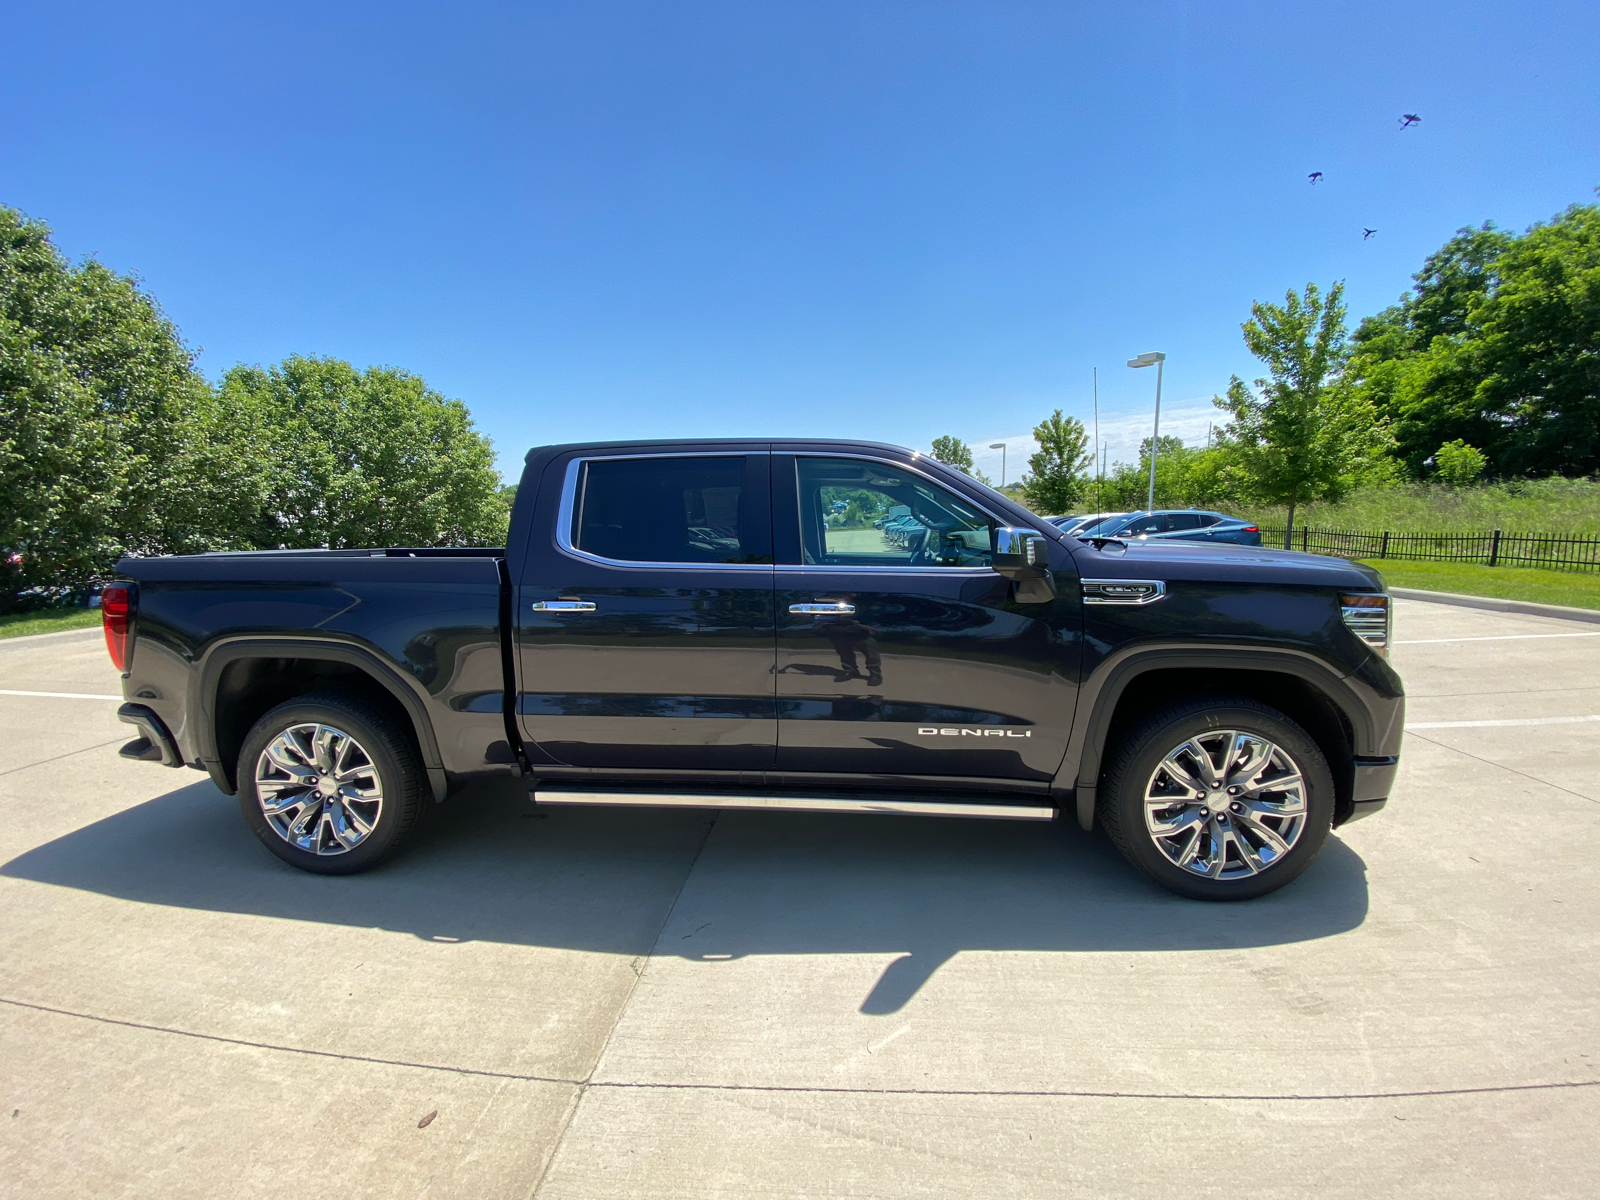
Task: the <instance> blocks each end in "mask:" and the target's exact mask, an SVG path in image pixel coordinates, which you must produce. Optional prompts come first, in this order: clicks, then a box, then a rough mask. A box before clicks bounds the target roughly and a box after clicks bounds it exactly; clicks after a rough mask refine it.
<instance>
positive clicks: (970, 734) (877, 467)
mask: <svg viewBox="0 0 1600 1200" xmlns="http://www.w3.org/2000/svg"><path fill="white" fill-rule="evenodd" d="M773 464H774V465H773V470H774V480H773V482H774V487H773V495H774V518H775V521H776V523H777V524H776V529H775V532H776V536H777V543H778V546H779V554H780V562H779V566H778V577H777V594H776V596H777V599H776V610H777V611H776V615H777V621H778V655H777V683H778V689H777V690H778V767H779V769H780V770H781V771H782V772H783V773H784V778H785V782H786V783H789V784H800V785H803V784H804V783H806V782H808V781H812V782H817V783H819V784H820V783H822V782H823V781H825V780H826V779H827V778H829V777H836V778H837V779H838V780H839V781H841V782H843V781H846V780H848V781H849V782H852V783H855V784H869V785H870V784H873V783H879V784H885V785H891V784H900V785H911V784H915V783H917V782H919V781H925V782H936V781H946V782H949V783H953V784H959V785H960V786H963V787H970V786H985V787H989V788H992V789H994V790H996V791H1017V790H1022V791H1027V790H1043V789H1044V788H1046V787H1047V786H1048V785H1049V782H1050V779H1051V778H1052V777H1053V775H1054V774H1055V771H1056V769H1057V767H1058V766H1059V765H1060V763H1061V760H1062V757H1063V755H1064V753H1065V750H1066V737H1067V733H1068V730H1069V729H1070V727H1071V725H1072V716H1073V709H1074V705H1075V704H1076V700H1077V678H1078V654H1079V646H1080V631H1081V628H1082V616H1081V606H1080V604H1079V599H1078V594H1077V592H1078V589H1077V581H1076V578H1075V577H1073V576H1072V575H1071V571H1072V567H1071V558H1070V556H1069V555H1067V554H1066V552H1065V551H1063V550H1060V548H1059V547H1057V548H1055V550H1054V551H1053V558H1054V559H1055V560H1057V561H1056V563H1055V565H1056V566H1057V567H1058V571H1059V573H1058V575H1057V579H1058V581H1059V583H1060V587H1059V590H1060V593H1061V598H1060V599H1058V600H1056V601H1054V602H1052V603H1044V604H1018V603H1017V602H1016V600H1015V599H1014V596H1013V586H1012V584H1011V583H1010V582H1009V581H1008V580H1006V579H1004V578H1002V577H1001V576H1000V575H998V574H996V573H995V572H994V571H993V570H991V569H990V566H989V563H990V559H991V557H992V555H991V548H992V546H993V530H994V528H995V526H996V524H997V522H996V521H995V519H994V518H993V517H992V516H991V515H990V514H989V513H987V512H985V511H984V510H983V509H982V508H981V507H980V506H979V505H978V504H977V503H975V502H974V501H973V500H971V499H968V498H966V497H963V496H961V495H958V494H956V493H955V492H954V491H953V490H951V489H950V488H948V487H946V486H944V485H943V484H941V483H940V482H938V481H937V480H935V479H933V478H932V477H930V476H929V475H926V474H924V473H922V472H920V471H918V470H916V469H915V468H914V467H913V466H910V465H900V464H894V463H890V462H887V461H880V460H875V459H870V458H865V457H847V456H842V455H827V454H817V455H808V454H796V455H789V454H779V455H775V456H774V459H773Z"/></svg>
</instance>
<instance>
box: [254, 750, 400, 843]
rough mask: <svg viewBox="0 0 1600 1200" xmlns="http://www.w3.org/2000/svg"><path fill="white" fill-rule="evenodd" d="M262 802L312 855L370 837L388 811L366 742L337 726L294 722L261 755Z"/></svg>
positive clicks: (275, 826)
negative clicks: (364, 745) (383, 813)
mask: <svg viewBox="0 0 1600 1200" xmlns="http://www.w3.org/2000/svg"><path fill="white" fill-rule="evenodd" d="M256 801H257V803H259V804H260V805H261V814H262V815H263V816H264V817H266V819H267V824H268V825H269V826H271V828H272V830H273V832H275V833H276V834H277V835H278V836H279V837H281V838H282V839H283V840H284V841H286V842H288V843H289V844H290V845H291V846H296V847H298V848H300V849H301V850H305V851H307V852H309V853H311V854H321V855H329V854H343V853H345V852H346V851H347V850H353V849H355V847H357V846H359V845H360V844H361V843H362V842H364V841H365V840H366V839H367V837H368V836H369V835H370V834H371V833H372V831H373V829H374V828H375V827H376V826H377V824H378V816H379V814H381V813H382V812H383V784H382V782H381V781H380V780H379V779H378V768H377V766H376V764H374V763H373V761H372V756H371V755H370V754H368V753H367V752H366V750H365V749H364V748H363V747H362V745H361V743H360V742H358V741H356V740H355V738H353V737H351V736H350V735H349V734H348V733H345V732H343V731H342V730H339V729H335V728H334V727H333V726H332V725H323V724H320V723H315V722H308V723H306V724H301V725H291V726H290V727H289V728H288V729H285V730H284V731H283V732H282V733H280V734H278V736H277V737H275V738H273V739H272V740H271V741H270V742H268V743H267V748H266V749H265V750H263V751H262V752H261V756H260V757H259V758H257V759H256Z"/></svg>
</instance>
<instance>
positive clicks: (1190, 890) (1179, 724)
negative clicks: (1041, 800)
mask: <svg viewBox="0 0 1600 1200" xmlns="http://www.w3.org/2000/svg"><path fill="white" fill-rule="evenodd" d="M1097 808H1098V815H1099V817H1100V820H1101V823H1102V824H1103V825H1104V826H1105V829H1106V833H1107V834H1109V835H1110V837H1111V840H1112V842H1113V843H1114V844H1115V845H1116V847H1117V849H1118V850H1120V851H1122V854H1123V856H1124V857H1125V858H1127V860H1128V861H1129V862H1131V863H1132V864H1133V865H1134V866H1135V867H1137V868H1138V869H1139V871H1140V872H1142V873H1143V874H1144V875H1146V876H1148V877H1149V878H1150V879H1152V880H1154V881H1155V882H1157V883H1159V884H1161V885H1162V886H1163V887H1166V888H1169V889H1171V890H1172V891H1174V892H1177V893H1178V894H1179V895H1183V896H1189V897H1192V898H1194V899H1197V900H1248V899H1251V898H1253V897H1255V896H1264V895H1266V894H1267V893H1268V892H1273V891H1276V890H1277V889H1278V888H1280V887H1282V886H1283V885H1284V884H1286V883H1288V882H1290V881H1291V880H1293V879H1294V878H1295V876H1297V875H1299V874H1300V872H1301V871H1303V870H1305V869H1306V867H1308V866H1310V865H1311V860H1312V859H1314V858H1315V857H1316V856H1317V852H1318V851H1319V850H1321V849H1322V843H1323V841H1324V840H1326V838H1327V836H1328V830H1329V829H1330V828H1331V827H1332V824H1333V809H1334V792H1333V775H1332V772H1330V771H1329V770H1328V763H1327V759H1326V758H1324V757H1323V754H1322V751H1321V749H1320V748H1319V747H1318V746H1317V744H1316V742H1314V741H1313V740H1312V739H1311V737H1310V735H1308V734H1307V733H1306V731H1305V730H1304V729H1302V728H1300V726H1299V725H1297V724H1295V722H1293V721H1292V720H1290V719H1289V718H1288V717H1286V716H1285V715H1284V714H1283V713H1281V712H1278V711H1277V710H1276V709H1273V708H1269V707H1268V706H1267V705H1265V704H1261V703H1258V702H1257V701H1254V700H1246V699H1244V698H1242V697H1212V698H1197V699H1194V700H1189V701H1185V702H1182V703H1179V704H1175V705H1173V706H1171V707H1169V708H1165V709H1163V710H1161V711H1160V712H1157V713H1153V714H1152V715H1150V716H1149V717H1147V718H1145V719H1144V720H1143V721H1141V722H1139V724H1138V725H1136V726H1135V727H1134V728H1133V729H1131V730H1130V731H1129V732H1128V734H1127V736H1125V737H1124V738H1123V739H1122V741H1121V744H1120V745H1119V747H1118V748H1117V750H1116V752H1115V754H1114V755H1113V757H1112V759H1111V765H1110V769H1109V770H1108V771H1107V773H1106V777H1105V783H1104V786H1103V787H1102V789H1101V793H1100V798H1099V804H1098V806H1097Z"/></svg>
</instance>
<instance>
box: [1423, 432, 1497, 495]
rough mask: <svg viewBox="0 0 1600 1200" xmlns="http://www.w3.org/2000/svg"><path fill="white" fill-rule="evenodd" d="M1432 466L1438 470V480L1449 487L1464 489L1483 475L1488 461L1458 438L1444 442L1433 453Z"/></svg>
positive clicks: (1479, 451)
mask: <svg viewBox="0 0 1600 1200" xmlns="http://www.w3.org/2000/svg"><path fill="white" fill-rule="evenodd" d="M1433 461H1434V465H1435V466H1437V467H1438V468H1439V478H1440V479H1442V480H1444V481H1445V482H1446V483H1448V484H1449V485H1450V486H1451V487H1466V486H1467V484H1469V483H1471V482H1472V481H1473V480H1474V479H1476V478H1477V477H1478V476H1479V475H1482V474H1483V468H1484V465H1485V464H1486V463H1487V462H1488V459H1486V458H1484V456H1483V452H1482V451H1481V450H1478V449H1476V448H1474V447H1472V446H1469V445H1467V443H1465V442H1463V441H1462V440H1461V439H1460V438H1457V439H1456V440H1455V441H1453V442H1446V443H1445V444H1444V445H1442V446H1440V447H1439V449H1438V450H1436V451H1434V455H1433Z"/></svg>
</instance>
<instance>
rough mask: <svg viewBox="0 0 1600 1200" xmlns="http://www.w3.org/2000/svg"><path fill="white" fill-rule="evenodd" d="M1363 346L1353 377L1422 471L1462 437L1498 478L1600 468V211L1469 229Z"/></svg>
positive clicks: (1366, 327) (1380, 319) (1584, 209)
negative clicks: (1522, 228)
mask: <svg viewBox="0 0 1600 1200" xmlns="http://www.w3.org/2000/svg"><path fill="white" fill-rule="evenodd" d="M1354 341H1355V344H1356V352H1355V355H1354V357H1353V359H1352V362H1351V372H1350V373H1351V375H1352V377H1353V378H1354V379H1355V380H1356V381H1357V382H1358V384H1359V390H1360V392H1361V394H1362V395H1364V396H1365V397H1366V398H1367V399H1369V400H1370V401H1371V402H1372V403H1373V404H1374V405H1375V406H1376V407H1377V408H1378V410H1379V411H1380V412H1381V413H1383V414H1384V415H1386V416H1387V417H1389V418H1390V419H1391V420H1392V422H1393V426H1394V433H1395V439H1396V443H1397V453H1398V454H1399V456H1400V457H1401V459H1402V460H1403V461H1404V462H1405V464H1406V466H1407V468H1408V469H1409V471H1410V473H1411V474H1412V475H1414V476H1421V475H1423V474H1425V472H1426V464H1427V462H1428V460H1429V459H1430V458H1431V457H1432V455H1433V453H1434V451H1435V450H1436V449H1437V448H1438V447H1439V446H1440V445H1441V444H1443V443H1445V442H1450V441H1456V440H1462V441H1466V442H1468V443H1470V444H1471V445H1473V446H1476V447H1479V448H1481V450H1482V451H1483V452H1484V455H1485V457H1486V460H1487V469H1488V470H1489V471H1490V472H1491V473H1492V474H1495V475H1500V476H1515V475H1544V474H1551V473H1558V474H1564V475H1583V474H1593V473H1596V472H1600V208H1597V207H1596V206H1594V205H1588V206H1574V207H1572V208H1569V209H1568V210H1567V211H1566V212H1565V213H1563V214H1561V215H1560V216H1559V217H1557V218H1556V219H1555V220H1553V221H1551V222H1550V223H1548V224H1544V225H1535V226H1534V227H1533V228H1531V229H1529V230H1528V231H1527V232H1526V233H1525V234H1522V235H1520V236H1519V235H1515V234H1509V233H1505V232H1502V231H1500V230H1497V229H1495V228H1494V227H1493V226H1492V225H1488V224H1485V225H1483V226H1482V227H1480V228H1477V229H1462V230H1460V231H1458V232H1457V233H1456V235H1455V236H1454V237H1453V238H1451V239H1450V241H1448V242H1446V243H1445V245H1444V246H1443V247H1442V248H1441V249H1440V250H1439V251H1438V252H1437V253H1435V254H1433V255H1430V256H1429V257H1428V259H1427V260H1426V261H1425V262H1424V264H1423V268H1422V270H1421V271H1420V272H1418V273H1417V275H1416V276H1415V277H1414V286H1413V287H1412V289H1411V290H1410V291H1409V292H1408V293H1406V295H1404V296H1403V297H1401V300H1400V303H1399V304H1397V305H1395V306H1394V307H1392V308H1389V309H1386V310H1385V311H1384V312H1382V313H1379V314H1378V315H1377V316H1374V317H1369V318H1368V319H1367V320H1365V321H1363V322H1362V323H1361V326H1360V327H1359V328H1358V329H1357V331H1356V334H1355V338H1354Z"/></svg>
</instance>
